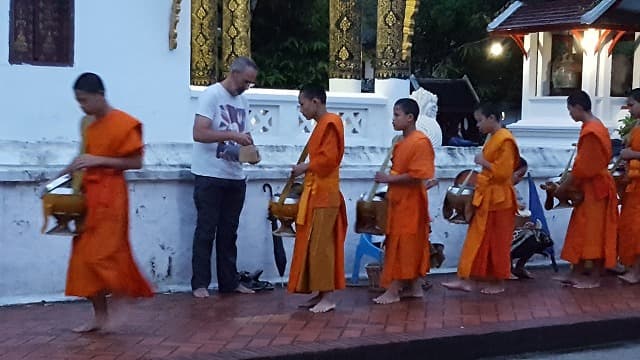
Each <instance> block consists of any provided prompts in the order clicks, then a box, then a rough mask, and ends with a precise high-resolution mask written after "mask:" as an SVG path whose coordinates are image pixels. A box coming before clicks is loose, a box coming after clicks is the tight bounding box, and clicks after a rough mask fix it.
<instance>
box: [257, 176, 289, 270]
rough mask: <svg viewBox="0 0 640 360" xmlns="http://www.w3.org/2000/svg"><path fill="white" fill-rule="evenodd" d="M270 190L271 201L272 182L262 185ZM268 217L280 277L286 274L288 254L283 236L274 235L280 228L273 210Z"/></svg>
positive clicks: (263, 188)
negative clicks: (285, 250)
mask: <svg viewBox="0 0 640 360" xmlns="http://www.w3.org/2000/svg"><path fill="white" fill-rule="evenodd" d="M267 190H268V192H269V201H271V200H272V199H273V189H272V188H271V185H270V184H266V183H265V184H264V185H262V191H264V192H267ZM267 219H269V221H271V234H272V238H273V258H274V259H275V261H276V267H277V268H278V273H279V274H280V277H283V276H284V270H285V268H286V267H287V254H286V253H285V252H284V245H283V243H282V237H281V236H276V235H273V231H275V230H277V229H278V219H277V218H276V217H275V216H273V214H272V213H271V211H269V215H268V216H267Z"/></svg>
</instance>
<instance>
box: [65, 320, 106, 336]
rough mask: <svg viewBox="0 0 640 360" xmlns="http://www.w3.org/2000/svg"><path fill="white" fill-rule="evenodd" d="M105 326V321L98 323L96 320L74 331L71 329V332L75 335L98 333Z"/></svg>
mask: <svg viewBox="0 0 640 360" xmlns="http://www.w3.org/2000/svg"><path fill="white" fill-rule="evenodd" d="M103 326H104V320H103V321H98V320H95V319H94V320H92V321H90V322H88V323H86V324H84V325H80V326H77V327H74V328H73V329H71V331H73V332H75V333H88V332H92V331H98V330H100V329H102V327H103Z"/></svg>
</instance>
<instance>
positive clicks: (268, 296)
mask: <svg viewBox="0 0 640 360" xmlns="http://www.w3.org/2000/svg"><path fill="white" fill-rule="evenodd" d="M536 275H537V279H535V280H530V281H521V282H509V283H508V285H509V286H508V289H507V292H506V293H505V294H503V296H500V297H498V296H490V295H482V294H478V293H470V294H468V293H461V292H452V291H447V290H445V289H444V288H442V287H441V286H439V285H438V283H439V282H441V281H444V280H445V279H447V278H450V277H451V275H437V276H431V277H430V278H431V281H432V282H434V287H433V288H432V289H431V290H429V291H428V292H426V293H425V295H426V296H425V298H424V299H414V300H408V301H403V302H401V303H398V304H393V305H388V306H383V305H375V304H373V303H372V302H371V298H372V297H374V296H375V295H376V293H373V292H370V291H368V289H367V288H348V289H347V290H345V291H341V292H339V293H338V294H337V296H336V297H337V300H338V308H337V310H336V311H333V312H330V313H327V314H312V313H310V312H308V311H304V310H300V309H298V308H297V307H296V305H297V304H298V303H299V302H302V301H303V300H304V299H305V297H303V296H297V295H296V296H293V295H287V294H286V293H285V291H284V290H282V289H280V288H276V290H275V291H272V292H266V293H260V294H256V295H225V296H221V295H214V296H212V297H210V298H209V299H204V300H201V299H194V298H192V297H191V296H190V294H184V293H181V294H170V295H158V296H156V297H155V298H153V299H151V300H143V301H139V302H135V303H133V304H130V306H129V308H128V310H127V312H126V314H124V317H123V318H122V319H121V322H122V323H121V324H120V325H119V326H117V327H116V328H115V330H114V331H112V332H110V333H93V334H84V335H79V334H74V333H72V332H70V331H69V330H68V329H69V328H71V327H73V326H75V325H78V323H79V322H81V321H82V320H83V319H86V318H87V316H88V315H89V314H90V305H89V304H88V303H86V302H73V303H53V304H44V305H43V304H33V305H24V306H13V307H3V308H0V359H3V360H4V359H101V360H106V359H156V358H157V359H214V358H251V357H269V356H275V357H278V356H285V355H287V354H289V355H291V354H300V353H303V352H307V353H310V352H320V351H330V350H334V351H335V350H336V349H342V350H345V351H346V350H349V349H360V350H362V349H365V348H366V347H367V346H369V347H372V349H374V348H375V349H382V348H380V346H385V345H388V344H392V345H393V344H395V346H396V347H395V348H394V349H399V350H397V351H400V352H402V351H403V350H402V349H407V347H402V346H399V345H402V344H409V343H417V342H419V341H426V340H428V339H451V338H455V337H464V336H472V335H478V334H492V333H496V332H510V331H517V330H522V329H531V328H544V327H548V326H560V325H566V324H578V323H585V322H590V321H603V320H611V319H629V318H638V317H640V296H639V295H640V286H625V285H622V284H620V283H619V282H618V281H617V280H616V279H615V278H614V277H611V276H609V277H605V278H603V287H601V288H600V289H591V290H577V289H570V288H563V287H561V286H560V285H559V284H558V283H556V282H553V281H552V280H550V277H551V275H552V273H551V272H548V271H546V270H544V271H543V270H539V271H536ZM603 329H604V327H603ZM563 331H566V330H563ZM470 339H471V338H470ZM447 341H448V340H447ZM498 341H499V340H498ZM444 343H446V341H444V340H443V341H441V342H439V344H444ZM375 346H377V348H376V347H375ZM394 351H395V350H394ZM347 353H348V351H347V352H345V354H347ZM360 353H362V352H360ZM334 358H335V356H334ZM351 358H353V356H352V357H351Z"/></svg>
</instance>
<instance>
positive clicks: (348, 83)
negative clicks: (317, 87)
mask: <svg viewBox="0 0 640 360" xmlns="http://www.w3.org/2000/svg"><path fill="white" fill-rule="evenodd" d="M361 89H362V81H361V80H359V79H329V91H331V92H334V91H337V92H348V93H359V92H360V91H361Z"/></svg>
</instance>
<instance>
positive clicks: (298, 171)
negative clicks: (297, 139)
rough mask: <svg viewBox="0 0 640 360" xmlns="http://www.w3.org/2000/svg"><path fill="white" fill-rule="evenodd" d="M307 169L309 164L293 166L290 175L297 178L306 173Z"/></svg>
mask: <svg viewBox="0 0 640 360" xmlns="http://www.w3.org/2000/svg"><path fill="white" fill-rule="evenodd" d="M308 169H309V163H302V164H298V165H293V166H292V167H291V175H293V177H298V176H300V175H302V174H304V173H306V172H307V170H308Z"/></svg>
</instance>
